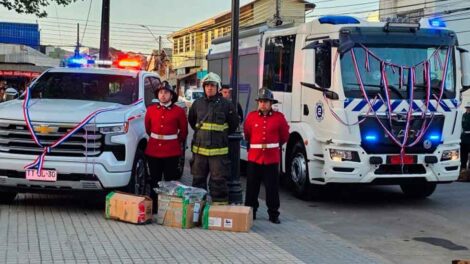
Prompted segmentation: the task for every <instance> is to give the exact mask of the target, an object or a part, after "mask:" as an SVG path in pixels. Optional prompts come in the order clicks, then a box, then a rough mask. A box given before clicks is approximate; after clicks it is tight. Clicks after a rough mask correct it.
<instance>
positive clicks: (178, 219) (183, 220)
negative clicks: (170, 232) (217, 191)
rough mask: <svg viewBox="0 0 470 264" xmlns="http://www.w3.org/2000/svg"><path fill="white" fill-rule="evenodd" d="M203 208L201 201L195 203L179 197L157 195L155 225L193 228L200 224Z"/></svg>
mask: <svg viewBox="0 0 470 264" xmlns="http://www.w3.org/2000/svg"><path fill="white" fill-rule="evenodd" d="M203 207H204V202H203V201H199V202H196V201H190V200H188V199H185V198H181V197H176V196H170V195H166V194H159V195H158V213H157V224H160V225H164V226H170V227H178V228H183V229H185V228H193V227H195V226H197V225H199V223H200V219H201V217H200V215H201V212H202V208H203Z"/></svg>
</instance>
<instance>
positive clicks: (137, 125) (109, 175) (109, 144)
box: [0, 68, 184, 202]
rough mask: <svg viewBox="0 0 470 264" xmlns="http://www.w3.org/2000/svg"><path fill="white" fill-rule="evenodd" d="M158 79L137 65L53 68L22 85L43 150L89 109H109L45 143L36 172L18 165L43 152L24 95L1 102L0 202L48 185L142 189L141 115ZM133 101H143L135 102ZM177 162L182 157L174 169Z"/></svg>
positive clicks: (143, 135) (145, 177)
mask: <svg viewBox="0 0 470 264" xmlns="http://www.w3.org/2000/svg"><path fill="white" fill-rule="evenodd" d="M159 84H160V77H159V76H158V75H157V74H155V73H151V72H145V71H137V70H122V69H103V68H53V69H50V70H47V71H46V72H44V73H43V74H42V75H41V76H40V77H39V78H38V79H37V80H36V81H35V82H34V83H33V84H32V85H31V87H30V90H29V91H30V97H31V99H30V101H29V117H30V121H31V124H32V125H33V126H32V127H33V129H34V131H35V134H36V135H37V137H38V139H39V141H40V142H41V143H42V145H43V147H46V146H50V145H52V144H53V143H54V142H55V141H56V140H58V139H59V138H61V137H62V136H63V135H64V134H66V133H67V132H68V131H70V130H71V129H72V128H74V127H75V126H77V124H79V123H80V122H81V121H82V120H84V119H85V118H86V117H87V116H88V115H89V114H90V113H92V112H94V111H96V110H98V109H103V108H115V110H112V111H108V112H104V113H101V114H98V115H97V116H96V117H95V118H93V119H92V120H91V121H90V122H89V123H88V124H87V125H86V126H84V127H83V128H81V129H80V130H79V131H77V132H76V133H75V134H73V135H72V136H71V137H70V138H68V139H67V140H66V141H64V142H63V143H62V144H60V145H58V146H57V147H55V148H52V149H51V151H50V152H49V153H47V154H46V156H45V159H44V163H43V170H41V172H39V171H38V170H35V171H37V173H31V171H28V173H26V169H25V166H26V165H27V164H30V163H31V162H33V161H34V160H35V159H36V158H37V157H38V155H41V153H43V149H44V148H43V147H40V146H39V145H38V144H37V143H36V142H35V141H34V140H33V137H32V133H31V132H30V131H29V130H28V127H27V124H26V121H25V115H24V111H23V110H24V109H23V108H24V106H23V102H24V98H25V95H22V96H20V97H19V98H17V99H14V100H11V101H8V102H5V103H1V104H0V200H1V201H3V202H8V201H12V200H13V199H14V198H15V197H16V195H17V193H18V192H33V191H48V190H56V191H60V190H108V189H116V188H123V189H125V190H126V191H128V192H132V193H136V194H140V193H146V192H148V187H147V186H148V184H146V183H147V181H148V173H147V167H146V163H145V156H144V150H145V146H146V144H147V139H148V136H147V135H146V132H145V126H144V116H145V111H146V107H147V106H149V105H150V104H152V102H154V101H155V100H154V99H155V98H154V94H155V93H154V91H155V90H156V89H157V87H158V86H159ZM138 100H141V101H142V102H141V103H138V104H135V103H134V102H137V101H138ZM183 167H184V157H183V158H182V160H181V162H180V168H179V170H180V174H182V170H183ZM27 174H28V175H27ZM33 174H36V175H33ZM33 176H34V177H33ZM41 177H43V178H42V180H41Z"/></svg>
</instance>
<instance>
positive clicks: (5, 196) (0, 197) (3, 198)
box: [0, 192, 18, 204]
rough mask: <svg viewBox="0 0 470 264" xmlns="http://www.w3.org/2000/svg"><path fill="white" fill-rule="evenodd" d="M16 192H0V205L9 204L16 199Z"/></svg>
mask: <svg viewBox="0 0 470 264" xmlns="http://www.w3.org/2000/svg"><path fill="white" fill-rule="evenodd" d="M17 194H18V193H17V192H0V203H1V204H10V203H11V202H13V201H14V200H15V198H16V195H17Z"/></svg>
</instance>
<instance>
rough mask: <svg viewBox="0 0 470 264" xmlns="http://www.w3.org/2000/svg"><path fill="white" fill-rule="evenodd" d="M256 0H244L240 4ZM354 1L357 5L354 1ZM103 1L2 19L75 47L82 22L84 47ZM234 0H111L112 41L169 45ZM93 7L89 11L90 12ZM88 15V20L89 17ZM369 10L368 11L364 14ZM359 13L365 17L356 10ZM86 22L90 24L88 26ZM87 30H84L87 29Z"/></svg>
mask: <svg viewBox="0 0 470 264" xmlns="http://www.w3.org/2000/svg"><path fill="white" fill-rule="evenodd" d="M248 2H251V0H240V5H243V4H246V3H248ZM310 2H313V3H316V4H317V8H316V10H315V11H314V12H313V13H312V14H311V15H324V14H334V13H347V12H353V13H356V12H361V11H371V10H375V9H378V0H361V1H354V2H353V1H351V0H317V1H312V0H310ZM351 3H354V4H353V5H356V4H357V3H359V5H357V6H351ZM101 4H102V1H101V0H77V2H75V3H73V4H71V5H68V6H66V7H63V6H57V5H55V4H53V5H51V6H49V7H48V8H46V12H47V13H48V17H47V18H45V19H38V18H37V17H35V16H33V15H19V14H17V13H15V12H14V11H8V10H6V9H5V8H4V7H0V21H3V22H24V23H36V21H37V22H38V23H39V26H40V29H41V44H42V45H58V46H70V47H72V46H74V45H75V42H76V35H77V33H76V27H77V26H76V24H77V23H80V32H81V33H80V39H81V40H80V42H81V43H82V44H83V45H85V46H94V47H98V46H99V39H100V30H99V27H100V17H101ZM230 8H231V1H230V0H112V1H111V15H110V20H111V33H110V43H111V46H113V47H115V48H118V49H123V50H131V51H138V52H143V53H150V52H151V51H152V49H156V48H158V42H157V38H158V36H160V35H161V36H162V39H163V46H164V47H170V46H171V43H170V42H169V41H168V39H167V38H166V36H167V35H168V34H170V33H171V32H174V31H177V30H179V29H181V28H184V27H187V26H191V25H193V24H195V23H197V22H200V21H202V20H204V19H207V18H210V17H212V16H214V15H217V14H219V13H222V12H225V11H229V10H230ZM88 10H90V13H88ZM88 14H89V19H88V23H86V21H87V17H88ZM365 14H367V12H366V13H365ZM355 15H356V16H357V15H359V16H364V15H362V14H355ZM85 24H86V29H85ZM84 31H85V32H84Z"/></svg>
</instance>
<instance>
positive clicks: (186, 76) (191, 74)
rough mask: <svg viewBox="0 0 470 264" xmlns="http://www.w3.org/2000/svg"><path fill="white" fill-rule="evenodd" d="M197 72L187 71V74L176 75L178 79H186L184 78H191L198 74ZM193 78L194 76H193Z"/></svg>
mask: <svg viewBox="0 0 470 264" xmlns="http://www.w3.org/2000/svg"><path fill="white" fill-rule="evenodd" d="M196 74H197V72H190V73H187V74H180V75H176V79H177V80H180V81H181V80H184V79H190V78H189V77H192V76H194V75H196ZM191 79H193V78H191Z"/></svg>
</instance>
